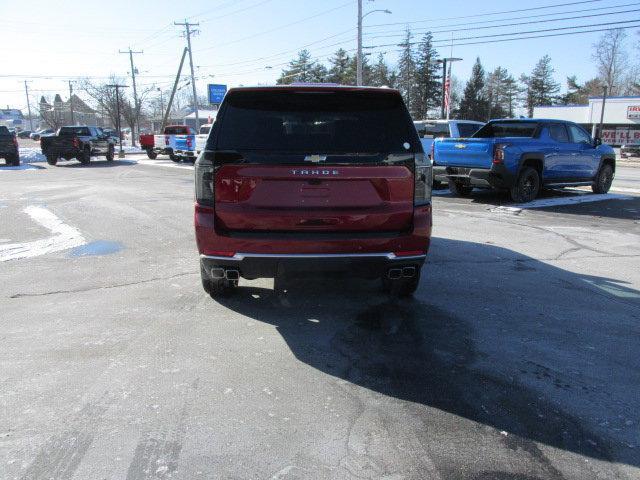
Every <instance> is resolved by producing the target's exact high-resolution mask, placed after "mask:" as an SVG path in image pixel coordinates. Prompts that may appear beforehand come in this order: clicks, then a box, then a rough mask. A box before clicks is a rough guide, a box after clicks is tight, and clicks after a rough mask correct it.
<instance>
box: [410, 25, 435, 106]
mask: <svg viewBox="0 0 640 480" xmlns="http://www.w3.org/2000/svg"><path fill="white" fill-rule="evenodd" d="M417 57H418V58H417V60H416V79H415V83H416V96H415V98H414V102H415V105H414V106H413V110H414V111H415V112H416V113H417V115H416V117H417V118H427V117H428V114H429V111H430V110H432V109H434V108H437V107H438V106H439V105H440V103H441V100H442V89H441V84H440V79H441V76H440V75H439V74H438V72H439V70H440V69H439V67H438V64H437V63H436V60H437V59H438V52H437V51H436V49H435V48H433V35H432V34H431V32H427V33H426V34H425V35H424V37H422V41H421V42H420V45H419V46H418V52H417Z"/></svg>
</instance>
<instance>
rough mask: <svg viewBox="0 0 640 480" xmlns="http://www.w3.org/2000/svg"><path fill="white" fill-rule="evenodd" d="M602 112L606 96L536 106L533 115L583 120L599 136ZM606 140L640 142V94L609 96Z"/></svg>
mask: <svg viewBox="0 0 640 480" xmlns="http://www.w3.org/2000/svg"><path fill="white" fill-rule="evenodd" d="M601 112H602V97H591V98H589V103H588V104H587V105H552V106H543V107H535V108H534V109H533V118H548V119H553V120H568V121H571V122H575V123H579V124H580V125H582V126H583V127H585V128H586V129H588V130H589V131H590V132H591V134H592V135H594V136H595V134H596V130H597V127H598V125H599V124H600V115H601ZM601 137H602V141H603V142H604V143H608V144H610V145H623V144H628V143H640V97H607V100H606V102H605V106H604V119H603V132H602V135H601Z"/></svg>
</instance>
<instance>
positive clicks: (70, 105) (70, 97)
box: [69, 80, 76, 125]
mask: <svg viewBox="0 0 640 480" xmlns="http://www.w3.org/2000/svg"><path fill="white" fill-rule="evenodd" d="M69 110H70V111H71V125H75V124H76V120H75V117H74V115H73V84H72V83H71V80H69Z"/></svg>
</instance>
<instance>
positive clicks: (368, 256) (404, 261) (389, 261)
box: [200, 253, 427, 280]
mask: <svg viewBox="0 0 640 480" xmlns="http://www.w3.org/2000/svg"><path fill="white" fill-rule="evenodd" d="M426 257H427V256H426V254H423V255H412V256H406V257H404V256H403V257H399V256H396V255H395V254H394V253H350V254H349V253H348V254H255V253H236V254H235V255H234V256H233V257H220V256H215V255H200V261H201V262H202V266H203V268H204V271H205V272H207V273H208V274H209V275H210V276H212V277H213V276H215V275H212V273H211V270H212V269H214V268H217V269H220V268H222V269H225V270H238V271H239V272H240V276H242V277H243V278H246V279H249V280H251V279H256V278H274V277H276V276H278V275H279V274H283V273H285V274H286V273H309V272H324V273H334V272H335V273H343V274H347V275H349V276H353V277H358V278H377V277H381V276H383V275H385V274H386V273H387V272H388V270H389V269H391V268H403V267H415V268H417V269H419V268H420V267H422V264H423V263H424V261H425V259H426Z"/></svg>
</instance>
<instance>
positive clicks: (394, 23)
mask: <svg viewBox="0 0 640 480" xmlns="http://www.w3.org/2000/svg"><path fill="white" fill-rule="evenodd" d="M597 2H602V0H582V1H580V2H569V3H557V4H554V5H540V6H537V7H531V8H519V9H516V10H503V11H500V12H487V13H477V14H474V15H461V16H459V17H443V18H431V19H429V20H414V21H411V22H392V23H376V24H373V25H368V26H367V28H374V27H385V26H389V25H413V24H415V23H432V22H439V21H443V20H462V19H465V18H478V17H489V16H492V15H504V14H505V13H521V12H531V11H535V10H544V9H547V8H557V7H568V6H570V5H583V4H585V3H597Z"/></svg>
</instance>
